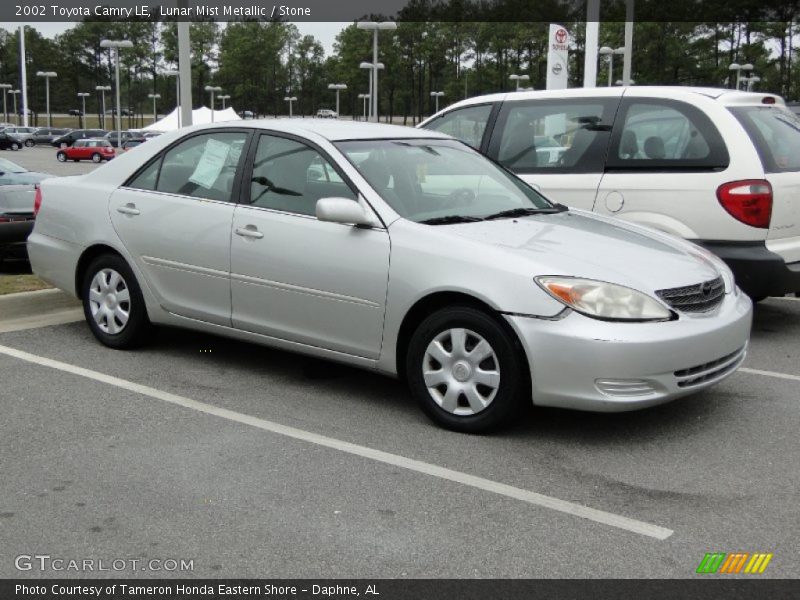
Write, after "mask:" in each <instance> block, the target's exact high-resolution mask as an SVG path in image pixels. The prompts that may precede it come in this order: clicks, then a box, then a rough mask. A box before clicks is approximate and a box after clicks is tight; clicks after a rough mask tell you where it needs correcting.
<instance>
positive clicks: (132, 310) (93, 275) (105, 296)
mask: <svg viewBox="0 0 800 600" xmlns="http://www.w3.org/2000/svg"><path fill="white" fill-rule="evenodd" d="M81 297H82V299H83V313H84V316H85V317H86V322H87V323H88V324H89V328H90V329H91V330H92V333H93V334H94V336H95V337H96V338H97V339H98V340H99V341H100V342H101V343H103V344H105V345H106V346H109V347H111V348H118V349H125V348H134V347H136V346H138V345H140V344H141V343H142V342H144V341H145V339H146V337H147V334H148V333H149V331H150V329H151V325H150V319H149V318H148V317H147V309H146V307H145V305H144V298H143V297H142V291H141V288H139V284H138V282H137V281H136V277H134V275H133V271H131V269H130V267H129V266H128V263H126V262H125V260H124V259H123V258H122V257H120V256H117V255H115V254H104V255H102V256H99V257H97V258H96V259H94V260H93V261H92V263H91V264H90V265H89V268H88V269H87V270H86V273H85V275H84V277H83V286H82V287H81Z"/></svg>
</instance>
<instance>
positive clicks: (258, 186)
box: [250, 135, 356, 215]
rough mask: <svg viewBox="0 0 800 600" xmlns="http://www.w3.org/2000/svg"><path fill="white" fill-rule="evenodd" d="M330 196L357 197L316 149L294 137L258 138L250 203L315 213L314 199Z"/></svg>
mask: <svg viewBox="0 0 800 600" xmlns="http://www.w3.org/2000/svg"><path fill="white" fill-rule="evenodd" d="M332 196H335V197H338V198H350V199H352V200H355V199H356V195H355V194H354V193H353V191H352V190H351V189H350V187H349V186H348V185H347V183H345V182H344V180H342V178H341V177H340V176H339V174H338V173H337V172H336V170H335V169H334V168H333V166H332V165H331V164H330V163H329V162H328V161H327V160H326V159H325V158H324V157H323V156H322V155H321V154H320V153H319V152H317V151H316V150H315V149H314V148H312V147H310V146H307V145H305V144H303V143H301V142H297V141H294V140H290V139H286V138H281V137H276V136H272V135H262V136H260V137H259V140H258V147H257V148H256V155H255V159H254V161H253V175H252V177H251V181H250V203H251V204H252V205H253V206H261V207H263V208H272V209H275V210H281V211H285V212H291V213H297V214H301V215H314V214H315V213H316V207H317V200H319V199H320V198H328V197H332Z"/></svg>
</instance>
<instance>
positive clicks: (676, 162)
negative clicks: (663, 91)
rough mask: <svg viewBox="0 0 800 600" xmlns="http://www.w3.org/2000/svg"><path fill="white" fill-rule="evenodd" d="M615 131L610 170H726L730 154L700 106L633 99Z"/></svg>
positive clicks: (609, 164) (667, 101) (609, 161)
mask: <svg viewBox="0 0 800 600" xmlns="http://www.w3.org/2000/svg"><path fill="white" fill-rule="evenodd" d="M622 112H623V113H624V114H623V117H622V119H621V127H619V128H618V131H616V132H615V136H614V143H613V148H612V151H611V153H610V155H609V160H608V166H609V167H623V168H624V167H632V168H645V169H646V168H657V169H665V168H666V169H669V168H698V167H706V168H717V167H719V168H722V167H726V166H728V152H727V150H726V148H725V143H724V142H723V141H722V137H721V136H720V134H719V132H718V131H717V129H716V128H715V127H714V125H713V123H712V122H711V120H710V119H709V118H708V117H707V116H706V115H705V114H704V113H703V112H702V111H701V110H700V109H699V108H697V107H695V106H691V105H689V104H686V103H684V102H677V101H669V100H646V99H643V100H639V99H636V100H633V99H631V100H629V101H628V102H627V106H626V107H625V109H624V110H623V111H622Z"/></svg>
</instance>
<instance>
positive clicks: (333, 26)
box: [0, 0, 350, 56]
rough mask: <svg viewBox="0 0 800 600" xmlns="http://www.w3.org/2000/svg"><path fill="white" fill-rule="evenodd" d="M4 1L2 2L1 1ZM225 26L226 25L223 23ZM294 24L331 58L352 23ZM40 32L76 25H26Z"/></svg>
mask: <svg viewBox="0 0 800 600" xmlns="http://www.w3.org/2000/svg"><path fill="white" fill-rule="evenodd" d="M0 1H2V0H0ZM221 24H222V25H225V23H224V22H223V23H221ZM294 24H295V25H296V26H297V29H298V30H299V31H300V35H313V36H314V37H315V38H317V40H319V42H320V43H321V44H322V47H323V48H325V56H330V55H331V54H332V53H333V43H334V42H335V41H336V36H337V35H338V33H339V32H340V31H341V30H342V29H344V28H345V27H347V26H348V25H349V24H350V23H349V22H348V23H316V22H304V21H295V22H294ZM25 25H29V26H30V27H33V28H34V29H38V30H39V32H40V33H41V34H42V35H44V36H45V37H49V38H52V37H55V36H56V35H58V34H59V33H63V32H65V31H66V30H67V29H70V28H71V27H74V26H75V23H65V22H59V23H25Z"/></svg>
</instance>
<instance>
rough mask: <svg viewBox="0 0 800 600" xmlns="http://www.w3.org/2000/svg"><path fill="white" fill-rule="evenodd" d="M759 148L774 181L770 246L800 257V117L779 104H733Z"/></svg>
mask: <svg viewBox="0 0 800 600" xmlns="http://www.w3.org/2000/svg"><path fill="white" fill-rule="evenodd" d="M730 111H731V112H732V113H733V114H734V116H735V117H736V118H737V119H739V122H740V123H741V124H742V126H743V127H744V128H745V131H747V134H748V135H749V136H750V139H751V140H752V141H753V144H754V145H755V147H756V150H757V151H758V154H759V156H760V158H761V162H762V163H763V165H764V173H765V178H766V179H767V181H769V182H770V185H772V197H773V200H772V218H771V220H770V226H769V234H768V236H767V248H768V249H769V250H771V251H772V252H775V253H776V254H779V255H780V256H782V257H783V259H784V261H786V262H787V263H793V262H798V261H800V118H798V116H797V115H795V114H794V113H792V112H791V111H789V110H788V109H786V108H784V107H781V106H776V105H763V104H759V105H753V106H737V107H731V108H730Z"/></svg>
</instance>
